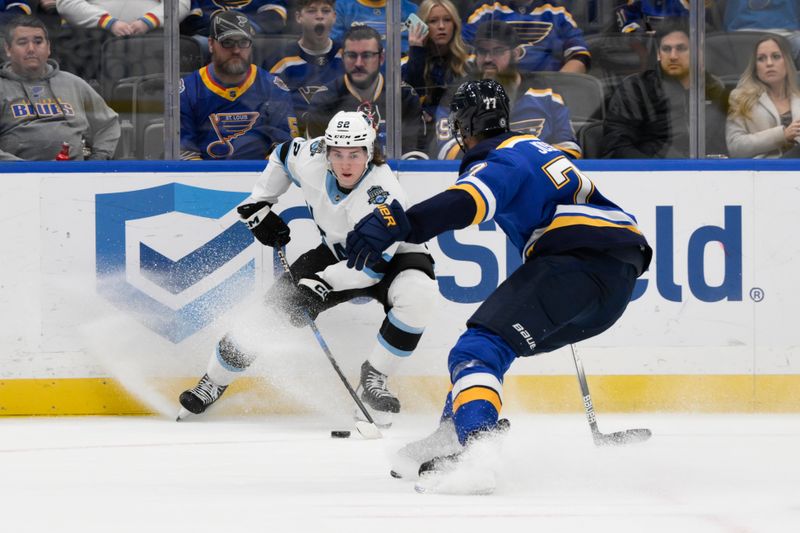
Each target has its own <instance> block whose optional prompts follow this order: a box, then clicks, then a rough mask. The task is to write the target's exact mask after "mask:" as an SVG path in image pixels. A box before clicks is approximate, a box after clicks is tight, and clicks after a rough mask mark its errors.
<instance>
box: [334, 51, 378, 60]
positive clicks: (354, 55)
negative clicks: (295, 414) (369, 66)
mask: <svg viewBox="0 0 800 533" xmlns="http://www.w3.org/2000/svg"><path fill="white" fill-rule="evenodd" d="M379 55H381V53H380V52H361V53H358V52H343V53H342V56H344V58H345V59H347V60H349V61H355V60H356V59H358V58H359V57H360V58H361V59H362V60H363V61H369V60H370V59H374V58H376V57H378V56H379Z"/></svg>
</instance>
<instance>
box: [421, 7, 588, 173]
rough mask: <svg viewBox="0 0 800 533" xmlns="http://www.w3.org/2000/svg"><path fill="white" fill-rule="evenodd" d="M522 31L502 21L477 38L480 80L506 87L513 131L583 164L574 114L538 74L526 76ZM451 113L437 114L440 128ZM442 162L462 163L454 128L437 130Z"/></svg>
mask: <svg viewBox="0 0 800 533" xmlns="http://www.w3.org/2000/svg"><path fill="white" fill-rule="evenodd" d="M523 53H524V52H523V50H522V47H520V39H519V37H518V36H517V32H516V30H515V29H514V28H513V27H512V26H511V24H508V23H506V22H503V21H501V20H490V21H487V22H484V23H482V24H481V25H480V26H478V28H477V30H476V32H475V69H474V71H473V72H472V75H471V77H472V78H474V79H490V80H494V81H496V82H498V83H500V84H501V85H502V86H503V88H504V89H505V91H506V94H507V95H508V98H509V103H510V105H511V115H510V120H511V129H512V130H514V131H520V132H525V133H531V134H533V135H536V136H537V137H539V138H540V139H542V140H543V141H545V142H546V143H548V144H552V145H553V146H555V147H556V148H558V149H559V150H561V151H562V152H564V153H566V154H567V155H568V156H570V157H573V158H579V157H581V156H582V151H581V148H580V146H579V145H578V141H577V139H576V138H575V131H574V129H573V127H572V123H571V121H570V113H569V109H567V107H566V105H565V104H564V100H563V98H562V97H561V95H559V94H558V93H557V92H555V91H553V89H552V88H550V87H548V86H547V84H545V83H543V82H541V81H540V80H538V79H537V77H536V75H535V74H534V73H524V74H523V73H521V72H520V69H519V59H520V56H521V55H522V54H523ZM450 96H451V95H447V96H446V98H447V99H448V101H449V98H450ZM447 115H448V109H447V107H446V106H440V107H439V109H437V114H436V118H437V123H438V124H445V123H446V122H445V120H446V119H447ZM436 137H437V138H436V143H437V144H436V147H437V150H436V153H435V156H436V158H437V159H459V158H460V157H461V155H462V154H461V150H460V148H459V146H458V143H456V140H455V139H454V138H453V136H452V135H451V134H450V130H449V129H448V128H442V127H439V128H436Z"/></svg>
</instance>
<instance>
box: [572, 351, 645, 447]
mask: <svg viewBox="0 0 800 533" xmlns="http://www.w3.org/2000/svg"><path fill="white" fill-rule="evenodd" d="M569 347H570V349H571V350H572V359H573V360H574V361H575V370H577V371H578V384H579V385H580V387H581V395H582V396H583V408H584V409H586V418H587V419H588V420H589V428H590V429H591V430H592V438H593V439H594V444H595V446H619V445H623V444H633V443H635V442H644V441H646V440H647V439H649V438H650V437H651V436H652V435H653V432H652V431H650V430H649V429H644V428H639V429H626V430H624V431H616V432H614V433H603V432H601V431H600V430H599V429H598V428H597V417H596V416H595V414H594V405H593V404H592V396H591V395H590V394H589V384H588V383H587V382H586V373H585V372H584V371H583V363H582V362H581V358H580V357H578V351H577V350H576V349H575V345H574V344H570V345H569Z"/></svg>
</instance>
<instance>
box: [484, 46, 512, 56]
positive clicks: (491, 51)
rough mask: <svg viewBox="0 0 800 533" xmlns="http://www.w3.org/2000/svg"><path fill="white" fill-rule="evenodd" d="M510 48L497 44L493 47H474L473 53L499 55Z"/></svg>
mask: <svg viewBox="0 0 800 533" xmlns="http://www.w3.org/2000/svg"><path fill="white" fill-rule="evenodd" d="M509 50H511V48H509V47H508V46H497V47H495V48H476V49H475V54H477V55H479V56H483V57H486V56H490V57H500V56H502V55H503V54H505V53H506V52H508V51H509Z"/></svg>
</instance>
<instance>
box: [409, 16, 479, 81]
mask: <svg viewBox="0 0 800 533" xmlns="http://www.w3.org/2000/svg"><path fill="white" fill-rule="evenodd" d="M436 6H439V7H442V8H444V10H445V11H447V13H448V14H449V15H450V17H451V18H452V19H453V25H454V27H453V37H451V38H450V42H449V43H447V52H445V53H444V54H442V51H441V50H439V49H437V47H436V45H435V44H433V40H432V39H428V44H427V48H428V51H429V52H430V53H431V55H436V56H441V55H444V56H445V57H446V58H447V59H448V63H449V67H450V71H451V72H452V74H453V78H454V79H456V78H460V77H462V76H464V75H465V74H466V72H467V46H466V45H465V44H464V39H463V38H462V37H461V15H459V14H458V8H457V7H456V6H455V5H454V4H453V2H451V1H450V0H423V2H422V3H421V4H420V5H419V9H417V16H418V17H419V18H421V19H422V20H424V21H425V22H426V23H427V22H428V16H429V15H430V14H431V11H432V10H433V8H434V7H436ZM429 57H430V56H429ZM430 70H431V63H430V62H429V61H426V62H425V71H424V79H425V84H426V85H427V86H429V87H433V86H435V85H436V83H434V82H433V81H432V80H431V78H430ZM445 81H448V80H445Z"/></svg>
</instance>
